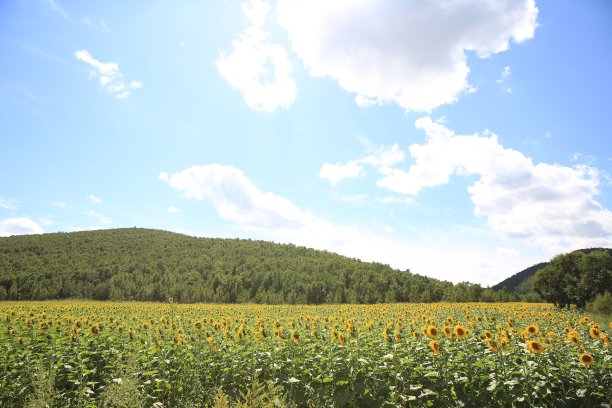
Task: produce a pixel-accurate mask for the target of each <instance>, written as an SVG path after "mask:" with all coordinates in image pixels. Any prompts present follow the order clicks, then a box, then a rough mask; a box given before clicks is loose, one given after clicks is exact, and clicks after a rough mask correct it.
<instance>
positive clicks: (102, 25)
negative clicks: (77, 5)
mask: <svg viewBox="0 0 612 408" xmlns="http://www.w3.org/2000/svg"><path fill="white" fill-rule="evenodd" d="M83 23H84V24H85V25H86V26H87V27H89V28H91V29H93V30H98V31H104V32H107V33H110V32H111V30H110V28H109V27H108V25H107V24H106V21H104V19H103V18H100V19H98V21H94V20H92V19H91V18H89V16H85V17H83Z"/></svg>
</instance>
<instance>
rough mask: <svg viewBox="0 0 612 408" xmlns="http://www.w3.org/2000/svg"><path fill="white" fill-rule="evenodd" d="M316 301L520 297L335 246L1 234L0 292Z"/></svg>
mask: <svg viewBox="0 0 612 408" xmlns="http://www.w3.org/2000/svg"><path fill="white" fill-rule="evenodd" d="M68 298H81V299H97V300H116V301H120V300H138V301H155V302H162V301H167V300H168V299H170V298H172V299H174V300H175V301H178V302H184V303H194V302H218V303H244V302H252V303H268V304H280V303H290V304H319V303H382V302H438V301H489V302H493V301H515V300H519V297H518V296H517V295H515V294H513V293H511V292H508V291H507V290H506V291H504V290H502V291H497V292H496V291H493V290H492V289H489V288H483V287H481V286H480V285H477V284H472V283H468V282H462V283H459V284H452V283H451V282H446V281H440V280H437V279H433V278H429V277H425V276H421V275H418V274H413V273H411V272H410V271H409V270H405V271H400V270H396V269H393V268H391V267H389V266H388V265H384V264H380V263H368V262H361V261H359V260H357V259H353V258H347V257H343V256H340V255H337V254H334V253H331V252H326V251H318V250H313V249H308V248H304V247H299V246H295V245H290V244H275V243H271V242H265V241H253V240H244V239H216V238H194V237H189V236H186V235H181V234H176V233H171V232H166V231H158V230H148V229H140V228H124V229H110V230H100V231H87V232H71V233H53V234H43V235H29V236H14V237H5V238H0V300H2V299H9V300H45V299H68Z"/></svg>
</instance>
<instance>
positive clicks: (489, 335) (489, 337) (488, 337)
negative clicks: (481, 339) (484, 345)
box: [482, 330, 492, 339]
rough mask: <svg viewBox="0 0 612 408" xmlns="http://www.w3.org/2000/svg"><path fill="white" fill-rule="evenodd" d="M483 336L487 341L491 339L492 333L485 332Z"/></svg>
mask: <svg viewBox="0 0 612 408" xmlns="http://www.w3.org/2000/svg"><path fill="white" fill-rule="evenodd" d="M482 335H483V336H485V337H486V338H487V339H491V336H492V334H491V332H490V331H489V330H485V331H484V332H482Z"/></svg>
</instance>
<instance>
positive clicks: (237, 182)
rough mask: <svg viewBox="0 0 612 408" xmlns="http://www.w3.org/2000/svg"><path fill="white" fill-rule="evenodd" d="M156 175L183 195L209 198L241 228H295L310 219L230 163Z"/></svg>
mask: <svg viewBox="0 0 612 408" xmlns="http://www.w3.org/2000/svg"><path fill="white" fill-rule="evenodd" d="M159 179H160V180H162V181H165V182H167V183H168V184H169V185H170V187H172V188H174V189H175V190H178V191H180V192H181V193H182V194H183V196H184V197H186V198H193V199H195V200H197V201H201V200H203V199H209V200H210V201H211V202H212V203H213V205H214V206H215V209H216V210H217V213H218V214H219V216H220V217H221V218H223V219H226V220H229V221H233V222H235V223H237V224H238V225H240V226H241V227H244V228H252V229H269V228H274V229H282V228H297V227H300V226H303V225H305V224H308V223H310V222H311V217H312V216H311V215H310V214H309V213H308V212H306V211H302V210H300V209H299V208H298V207H297V206H296V205H295V204H293V203H292V202H291V201H290V200H288V199H286V198H284V197H280V196H277V195H276V194H273V193H269V192H263V191H261V190H260V189H259V188H257V186H255V185H254V184H253V183H252V182H251V180H249V179H248V178H247V177H246V176H245V175H244V173H242V171H241V170H239V169H237V168H235V167H232V166H226V165H220V164H210V165H205V166H192V167H190V168H188V169H185V170H183V171H181V172H179V173H174V174H172V175H169V174H167V173H164V172H162V173H160V175H159Z"/></svg>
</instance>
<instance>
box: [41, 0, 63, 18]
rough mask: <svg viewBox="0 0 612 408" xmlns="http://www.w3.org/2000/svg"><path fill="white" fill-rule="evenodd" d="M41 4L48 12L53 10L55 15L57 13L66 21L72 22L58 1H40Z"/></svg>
mask: <svg viewBox="0 0 612 408" xmlns="http://www.w3.org/2000/svg"><path fill="white" fill-rule="evenodd" d="M39 2H40V4H41V5H42V6H43V7H44V8H45V9H46V10H51V11H53V12H54V13H57V14H58V15H60V16H61V17H62V18H64V19H65V20H70V18H68V14H66V12H65V11H64V9H63V8H62V6H61V5H60V4H59V2H58V1H56V0H39Z"/></svg>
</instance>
